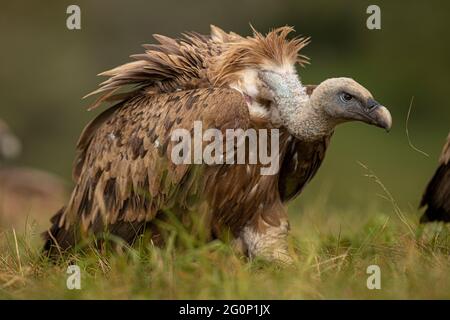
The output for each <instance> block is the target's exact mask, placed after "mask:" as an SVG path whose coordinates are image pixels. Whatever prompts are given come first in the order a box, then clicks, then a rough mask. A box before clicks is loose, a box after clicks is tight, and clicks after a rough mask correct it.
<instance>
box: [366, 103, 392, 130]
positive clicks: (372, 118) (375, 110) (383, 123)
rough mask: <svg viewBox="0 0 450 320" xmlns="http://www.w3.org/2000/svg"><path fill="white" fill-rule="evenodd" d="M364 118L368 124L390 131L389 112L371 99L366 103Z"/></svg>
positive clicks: (390, 117)
mask: <svg viewBox="0 0 450 320" xmlns="http://www.w3.org/2000/svg"><path fill="white" fill-rule="evenodd" d="M365 117H366V119H367V120H368V121H369V123H370V124H373V125H375V126H377V127H380V128H383V129H385V130H386V131H387V132H389V130H391V126H392V116H391V113H390V112H389V110H388V109H387V108H386V107H385V106H382V105H381V104H379V103H378V102H377V101H375V100H373V99H369V100H368V101H367V107H366V110H365Z"/></svg>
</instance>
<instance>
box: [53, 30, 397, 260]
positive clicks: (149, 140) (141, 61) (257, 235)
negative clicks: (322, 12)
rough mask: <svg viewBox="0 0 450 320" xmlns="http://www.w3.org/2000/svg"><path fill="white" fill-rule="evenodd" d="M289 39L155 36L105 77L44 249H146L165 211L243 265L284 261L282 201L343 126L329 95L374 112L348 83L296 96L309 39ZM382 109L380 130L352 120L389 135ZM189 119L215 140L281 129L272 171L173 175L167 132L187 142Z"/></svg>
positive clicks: (233, 168) (211, 169)
mask: <svg viewBox="0 0 450 320" xmlns="http://www.w3.org/2000/svg"><path fill="white" fill-rule="evenodd" d="M291 30H292V29H291V28H288V27H284V28H280V29H276V30H274V31H272V32H270V33H269V34H268V35H266V36H263V35H261V34H259V33H257V32H256V31H254V35H253V37H247V38H244V37H241V36H239V35H237V34H234V33H225V32H223V31H222V30H220V29H218V28H216V27H212V32H211V36H203V35H198V34H195V33H191V34H187V35H185V37H184V38H183V39H179V40H174V39H170V38H167V37H163V36H155V38H156V39H157V40H158V41H159V42H160V44H159V45H145V46H144V47H145V48H146V49H147V51H146V53H145V54H141V55H136V56H134V57H135V58H137V59H138V61H136V62H131V63H128V64H125V65H123V66H120V67H117V68H115V69H112V70H110V71H107V72H105V73H103V75H106V76H109V77H110V78H109V79H108V80H107V81H105V82H104V83H102V84H101V86H100V88H99V89H98V90H96V91H94V92H93V94H101V97H100V98H99V99H98V100H97V101H96V102H95V103H94V105H93V107H96V106H98V105H100V104H101V103H102V102H108V101H119V102H118V103H117V104H116V105H114V106H113V107H110V108H109V109H108V110H106V111H105V112H103V113H102V114H101V115H99V116H98V117H97V118H96V119H95V120H93V121H92V122H91V123H90V124H89V125H88V126H87V127H86V128H85V130H84V131H83V133H82V135H81V137H80V140H79V143H78V156H77V159H76V161H75V167H74V171H73V176H74V180H75V182H76V187H75V189H74V191H73V193H72V196H71V199H70V201H69V203H68V205H67V206H66V207H65V208H63V209H61V210H60V211H59V212H58V213H57V214H56V215H55V216H54V218H53V219H52V223H53V226H52V227H51V228H50V230H49V231H48V232H47V233H46V235H45V237H46V240H47V242H46V245H45V249H46V250H51V249H52V247H53V246H58V247H59V249H67V248H70V247H72V246H74V245H75V244H76V243H77V242H78V241H79V240H80V238H81V237H82V236H83V234H89V233H91V234H96V235H99V234H101V233H102V232H103V231H108V232H109V233H112V234H113V235H116V236H119V237H121V238H123V239H124V240H126V241H127V242H132V241H133V240H134V239H135V237H136V236H137V235H139V234H141V232H142V230H143V229H147V230H149V229H150V230H152V231H153V238H154V240H155V242H156V241H157V240H158V239H159V236H160V234H159V230H158V229H157V228H156V225H155V223H154V222H155V219H163V220H164V216H165V212H167V211H171V212H173V213H175V214H176V215H177V216H178V217H179V218H180V220H181V221H183V222H184V223H185V224H186V225H192V224H193V222H192V221H193V220H201V221H202V224H203V227H204V228H203V229H205V230H206V234H207V237H208V238H216V237H221V236H222V235H223V234H224V233H225V234H231V235H232V237H233V238H234V239H235V242H236V245H237V246H239V247H240V248H241V249H242V250H244V251H245V252H247V254H248V255H249V256H262V257H265V258H268V259H272V260H273V259H276V260H282V261H289V259H290V258H289V257H288V254H287V250H286V246H287V243H286V235H287V230H288V222H287V215H286V209H285V206H284V202H286V201H288V200H290V199H292V198H293V197H295V196H296V195H298V194H299V193H300V191H301V190H302V188H303V187H304V186H305V184H306V183H307V182H308V181H309V180H310V179H311V178H312V177H313V176H314V174H315V173H316V172H317V170H318V168H319V166H320V164H321V163H322V160H323V158H324V155H325V151H326V148H327V146H328V143H329V139H330V137H331V135H332V133H333V129H334V126H335V125H336V124H338V123H341V122H344V121H348V119H349V118H345V117H344V115H342V116H340V118H337V117H334V116H331V113H336V110H333V109H330V110H331V111H329V110H327V108H328V106H329V105H330V104H331V105H334V104H336V103H335V100H334V98H335V97H334V96H333V99H331V97H330V96H329V95H330V94H331V93H333V95H334V94H335V91H336V94H340V92H341V88H340V87H339V86H340V83H341V82H342V81H343V82H344V84H345V85H344V86H343V88H344V89H345V88H349V89H350V90H353V91H352V92H354V94H355V97H358V101H359V100H361V101H363V100H364V102H361V103H363V104H364V107H365V106H366V102H367V103H372V102H374V100H372V98H371V95H370V93H368V91H367V90H365V89H363V88H362V87H361V86H359V85H358V84H357V83H356V82H354V81H353V80H350V79H344V78H343V79H344V80H345V81H344V80H342V81H341V80H340V79H336V81H329V82H327V83H324V85H322V86H320V85H319V86H318V87H317V88H316V87H315V86H311V87H308V88H305V87H302V86H301V84H300V82H299V80H298V77H297V75H296V71H295V67H294V65H295V63H297V62H299V63H300V64H301V63H303V62H305V61H306V60H305V59H306V58H305V57H303V56H300V55H298V51H299V50H300V49H301V48H302V47H303V46H304V45H306V43H307V40H306V39H293V40H288V39H286V36H287V34H288V33H289V32H290V31H291ZM130 85H132V86H133V87H132V88H129V86H130ZM314 92H317V96H318V97H321V98H322V99H321V101H318V100H317V99H316V100H317V101H316V100H314V99H313V97H314ZM308 95H312V96H311V99H309V97H308ZM327 98H329V101H327V100H326V99H327ZM355 101H356V98H355ZM319 102H320V103H319ZM302 105H303V106H304V110H305V111H303V109H302ZM319 107H320V108H319ZM377 107H378V105H377ZM318 108H319V109H320V110H319V109H318ZM383 108H384V107H380V108H377V110H376V111H375V112H374V115H376V116H379V115H383V117H382V118H383V121H384V120H386V119H387V120H386V121H387V122H386V121H385V122H379V121H378V120H377V121H375V120H373V119H375V118H376V117H374V116H373V115H371V116H370V117H367V119H369V120H362V121H365V122H368V123H373V124H377V125H380V126H383V127H390V115H389V117H388V118H386V117H385V116H386V111H384V109H385V108H384V109H383ZM297 109H302V111H301V112H297ZM322 109H323V110H322ZM378 109H380V111H384V112H385V113H384V114H382V113H380V112H379V111H378ZM367 110H369V108H368V107H367ZM372 111H373V110H371V112H372ZM330 112H331V113H330ZM328 114H330V115H328ZM291 117H296V120H295V119H290V118H291ZM355 119H357V120H361V119H362V118H361V117H360V118H355ZM195 120H200V121H201V122H202V124H203V129H204V130H205V129H207V128H217V129H220V130H221V131H222V132H225V130H226V129H243V130H245V129H248V128H254V129H258V128H274V127H276V128H279V129H280V132H281V133H280V152H279V155H280V170H279V172H278V173H277V174H275V175H261V174H260V168H261V166H262V165H261V164H260V163H257V164H243V165H241V164H234V165H231V164H217V165H206V164H200V165H187V164H183V165H175V164H174V163H173V162H172V161H171V160H170V154H171V150H172V148H173V147H174V144H175V143H176V142H174V141H171V133H173V130H175V129H177V128H183V129H187V130H188V131H189V132H192V130H193V122H194V121H195ZM302 123H305V126H302ZM305 128H306V129H305ZM319 133H320V134H319ZM292 135H294V136H295V138H294V137H293V136H292ZM296 138H297V139H296Z"/></svg>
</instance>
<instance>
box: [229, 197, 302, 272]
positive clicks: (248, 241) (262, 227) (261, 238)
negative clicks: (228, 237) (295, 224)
mask: <svg viewBox="0 0 450 320" xmlns="http://www.w3.org/2000/svg"><path fill="white" fill-rule="evenodd" d="M288 233H289V221H288V217H287V213H286V210H285V209H284V208H283V206H282V205H281V203H279V204H276V205H274V206H272V207H271V208H269V209H267V210H266V211H263V212H262V213H261V214H257V215H256V217H255V218H254V219H253V220H252V221H251V222H250V223H249V224H247V226H246V227H245V228H244V229H243V230H242V232H241V236H240V239H239V240H238V241H237V242H236V246H237V247H239V246H241V247H242V248H244V249H245V251H246V252H247V255H248V256H249V257H250V258H261V259H263V260H267V261H272V262H280V263H282V264H292V263H293V260H292V257H291V256H290V254H289V251H288V242H287V236H288Z"/></svg>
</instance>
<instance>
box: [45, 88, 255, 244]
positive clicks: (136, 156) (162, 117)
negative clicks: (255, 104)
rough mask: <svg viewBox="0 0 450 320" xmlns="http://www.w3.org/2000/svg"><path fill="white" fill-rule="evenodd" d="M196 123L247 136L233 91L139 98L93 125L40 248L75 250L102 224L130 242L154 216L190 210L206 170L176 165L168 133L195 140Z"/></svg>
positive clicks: (243, 110) (242, 108) (243, 108)
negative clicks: (65, 199) (68, 192)
mask: <svg viewBox="0 0 450 320" xmlns="http://www.w3.org/2000/svg"><path fill="white" fill-rule="evenodd" d="M196 120H200V121H202V126H203V130H205V129H207V128H217V129H220V130H222V132H223V133H225V129H235V128H236V129H237V128H241V129H244V130H245V129H246V128H247V127H248V125H249V114H248V108H247V105H246V103H245V100H244V98H243V96H242V95H241V94H240V93H239V92H237V91H235V90H233V89H227V88H207V89H196V90H187V91H178V92H173V93H165V94H164V93H163V94H158V95H139V96H136V97H134V98H131V99H129V100H127V101H125V102H123V103H122V104H119V105H116V106H115V107H112V108H110V109H108V110H106V111H105V112H103V113H102V114H101V115H99V116H98V117H97V118H96V119H95V120H93V121H92V122H91V123H90V124H89V125H88V126H87V127H86V128H85V130H84V131H83V133H82V136H81V138H80V140H79V144H78V152H79V153H78V157H77V159H76V165H75V170H74V179H75V182H76V186H75V189H74V191H73V193H72V196H71V198H70V201H69V203H68V206H67V207H65V208H63V209H62V210H61V211H60V212H58V214H57V215H56V216H55V217H54V218H53V220H52V222H53V227H52V228H51V229H50V230H49V232H48V234H47V235H46V239H47V244H46V246H45V248H46V249H47V250H48V249H50V248H51V246H52V245H54V244H55V242H56V243H57V244H58V245H59V247H61V248H63V249H64V248H67V247H70V246H73V245H74V243H76V242H77V238H78V236H77V233H78V232H80V231H81V232H84V231H86V230H90V231H92V232H93V233H99V232H101V231H103V230H104V228H105V226H108V230H109V231H110V232H111V233H113V234H116V235H118V236H121V237H122V238H124V239H126V240H127V238H128V237H129V236H130V228H132V229H134V228H136V226H139V224H142V225H143V223H144V222H145V221H150V220H152V219H153V218H154V217H155V216H156V214H157V213H158V211H159V210H164V209H170V208H171V206H173V205H174V204H176V205H178V206H180V205H181V206H182V207H183V206H185V207H188V206H189V201H191V200H192V199H193V198H195V195H196V194H198V195H200V194H202V193H204V190H203V188H204V186H203V185H200V184H199V179H196V176H197V175H199V174H201V172H199V170H201V169H202V167H204V166H201V165H200V166H199V165H191V164H181V165H180V164H179V165H176V164H174V163H173V162H172V161H171V151H172V148H173V147H174V146H175V145H176V144H178V141H172V139H171V133H172V132H173V130H175V129H177V128H183V129H186V130H187V131H188V132H190V133H191V135H192V133H193V131H194V130H193V129H194V121H196ZM193 196H194V197H193ZM80 226H81V228H80ZM135 231H136V230H135ZM121 232H123V234H120V233H121ZM135 233H136V232H134V233H133V232H131V234H135ZM128 240H131V239H128Z"/></svg>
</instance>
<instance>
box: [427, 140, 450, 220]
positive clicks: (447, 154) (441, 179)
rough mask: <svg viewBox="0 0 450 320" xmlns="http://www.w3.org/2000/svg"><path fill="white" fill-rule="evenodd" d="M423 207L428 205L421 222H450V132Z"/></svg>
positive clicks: (429, 184)
mask: <svg viewBox="0 0 450 320" xmlns="http://www.w3.org/2000/svg"><path fill="white" fill-rule="evenodd" d="M420 206H421V207H425V206H426V207H427V208H426V210H425V212H424V214H423V216H422V217H421V218H420V222H422V223H424V222H431V221H444V222H450V134H449V135H448V137H447V141H446V143H445V145H444V148H443V149H442V153H441V157H440V159H439V167H438V168H437V170H436V172H435V173H434V175H433V178H431V180H430V182H429V183H428V186H427V188H426V190H425V193H424V194H423V197H422V201H421V203H420Z"/></svg>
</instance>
